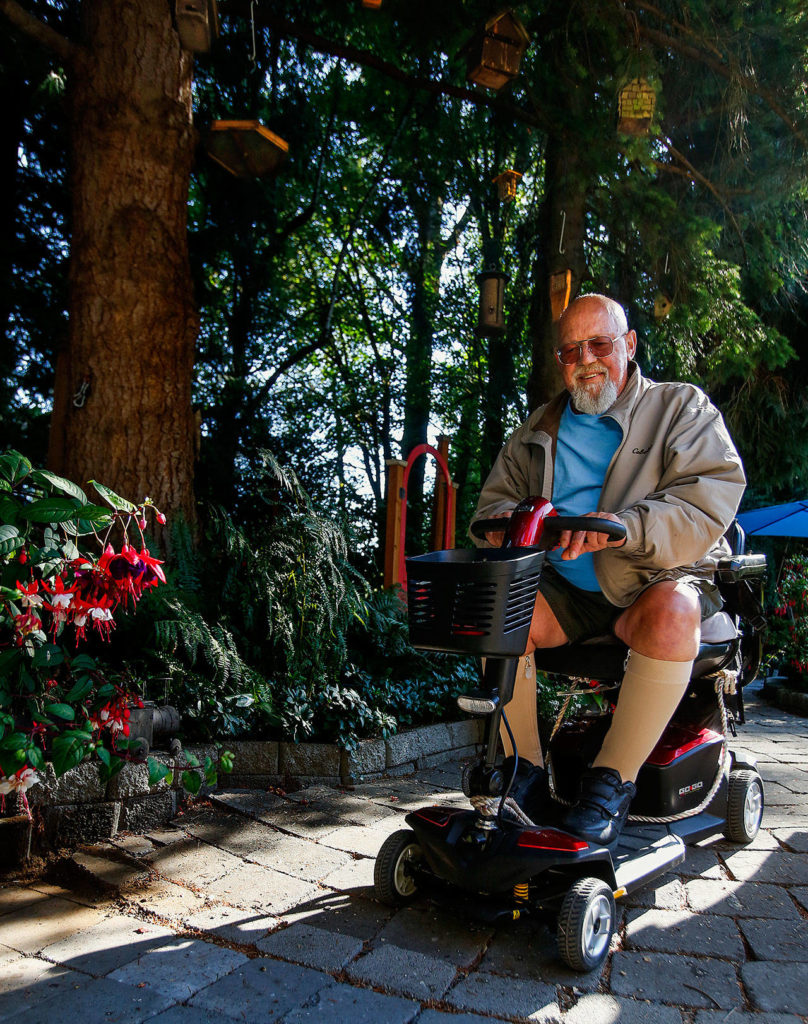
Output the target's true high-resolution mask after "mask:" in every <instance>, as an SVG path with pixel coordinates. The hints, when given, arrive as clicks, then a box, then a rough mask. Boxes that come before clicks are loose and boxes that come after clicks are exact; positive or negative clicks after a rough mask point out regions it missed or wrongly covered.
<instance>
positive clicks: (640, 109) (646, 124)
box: [617, 78, 656, 135]
mask: <svg viewBox="0 0 808 1024" xmlns="http://www.w3.org/2000/svg"><path fill="white" fill-rule="evenodd" d="M655 106H656V93H655V92H654V90H653V88H652V86H650V85H649V84H648V82H647V81H646V79H644V78H635V79H633V80H632V81H631V82H628V83H627V84H626V85H624V86H623V88H622V89H621V90H620V95H619V98H618V119H617V130H618V131H619V132H623V133H624V134H625V135H647V134H648V129H649V128H650V127H651V118H652V117H653V116H654V107H655Z"/></svg>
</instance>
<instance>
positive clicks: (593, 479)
mask: <svg viewBox="0 0 808 1024" xmlns="http://www.w3.org/2000/svg"><path fill="white" fill-rule="evenodd" d="M622 439H623V432H622V430H621V429H620V426H619V424H618V423H617V422H616V421H615V420H613V419H612V418H611V417H610V416H609V415H608V414H606V415H604V416H588V415H587V414H586V413H579V412H575V411H574V410H573V408H572V403H571V402H568V403H567V405H566V408H565V409H564V412H563V413H562V415H561V423H560V425H559V428H558V442H557V444H556V457H555V468H554V472H553V506H554V507H555V510H556V512H558V514H559V515H560V516H581V515H584V513H586V512H597V510H598V501H599V500H600V492H601V490H602V489H603V481H604V479H605V477H606V470H607V469H608V468H609V463H610V462H611V461H612V456H613V455H614V453H615V452H616V451H617V449H618V446H619V445H620V442H621V441H622ZM547 557H548V559H549V561H550V562H551V563H552V565H553V568H554V569H555V570H556V571H557V572H559V573H560V574H561V575H562V576H563V577H564V578H565V579H566V580H568V581H569V582H570V583H572V584H573V585H574V586H576V587H580V588H581V590H600V585H599V584H598V579H597V576H596V575H595V565H594V555H593V554H592V553H591V552H590V553H588V554H584V555H579V556H578V557H577V558H574V559H572V560H571V561H565V560H564V559H562V558H561V551H560V550H558V551H550V552H549V553H548V555H547Z"/></svg>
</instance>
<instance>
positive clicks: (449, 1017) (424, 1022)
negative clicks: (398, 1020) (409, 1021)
mask: <svg viewBox="0 0 808 1024" xmlns="http://www.w3.org/2000/svg"><path fill="white" fill-rule="evenodd" d="M486 1020H505V1018H504V1017H495V1016H494V1015H493V1014H488V1013H487V1014H486V1015H485V1016H484V1017H483V1016H481V1015H480V1014H479V1013H443V1012H442V1011H441V1010H424V1012H423V1013H422V1014H421V1016H420V1017H419V1018H418V1024H483V1021H486Z"/></svg>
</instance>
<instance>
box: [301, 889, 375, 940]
mask: <svg viewBox="0 0 808 1024" xmlns="http://www.w3.org/2000/svg"><path fill="white" fill-rule="evenodd" d="M393 913H394V911H393V910H392V909H391V908H390V907H384V906H382V905H381V904H380V903H375V902H373V901H372V900H366V899H361V898H359V897H356V896H351V895H348V894H346V893H339V892H328V891H324V892H322V893H320V894H319V896H318V897H317V898H316V899H314V900H310V901H309V902H308V903H304V904H302V905H301V906H299V907H295V908H294V909H293V910H289V911H286V912H285V913H284V915H283V921H284V922H286V923H288V924H294V923H295V922H303V921H305V922H306V923H307V924H310V925H312V926H314V927H316V928H321V929H323V930H324V931H329V932H335V933H337V934H338V935H351V936H353V937H355V938H357V939H361V940H362V942H367V941H368V940H369V939H372V938H375V937H376V936H377V935H378V934H379V932H380V931H381V930H382V928H384V926H385V925H386V924H387V922H388V921H389V920H390V918H391V917H392V916H393Z"/></svg>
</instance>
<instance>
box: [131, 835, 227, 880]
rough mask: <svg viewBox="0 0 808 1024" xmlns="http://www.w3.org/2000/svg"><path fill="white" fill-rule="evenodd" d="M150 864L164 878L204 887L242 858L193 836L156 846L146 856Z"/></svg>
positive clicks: (225, 872)
mask: <svg viewBox="0 0 808 1024" xmlns="http://www.w3.org/2000/svg"><path fill="white" fill-rule="evenodd" d="M149 864H151V866H152V867H153V868H154V869H155V871H158V872H159V873H160V875H162V876H163V877H164V878H168V879H177V880H180V881H184V882H191V883H192V884H193V885H199V886H205V887H207V886H208V885H209V884H210V883H211V882H213V881H215V880H216V879H217V878H221V877H222V875H225V874H227V872H228V871H234V870H235V869H236V868H238V867H240V866H241V864H242V861H241V860H240V859H239V858H238V857H234V856H233V855H232V854H230V853H225V852H224V851H223V850H218V849H216V847H215V846H208V845H207V844H206V843H201V842H199V841H198V840H196V839H182V840H180V841H179V842H177V843H172V844H171V845H170V846H165V847H162V848H160V849H157V850H155V851H154V853H153V854H152V856H151V857H149Z"/></svg>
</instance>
